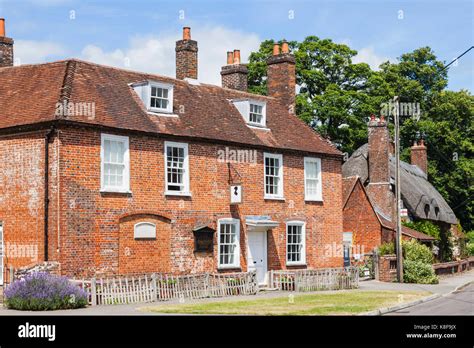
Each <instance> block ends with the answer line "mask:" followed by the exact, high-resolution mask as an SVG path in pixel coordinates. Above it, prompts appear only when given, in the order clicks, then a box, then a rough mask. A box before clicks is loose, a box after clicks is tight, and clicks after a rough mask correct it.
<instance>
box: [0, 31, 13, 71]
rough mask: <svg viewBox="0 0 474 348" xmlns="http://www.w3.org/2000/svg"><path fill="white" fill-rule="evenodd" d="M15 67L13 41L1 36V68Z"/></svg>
mask: <svg viewBox="0 0 474 348" xmlns="http://www.w3.org/2000/svg"><path fill="white" fill-rule="evenodd" d="M4 66H13V40H12V39H10V38H8V37H4V36H0V68H1V67H4Z"/></svg>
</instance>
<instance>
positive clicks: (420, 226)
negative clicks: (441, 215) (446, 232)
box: [402, 220, 441, 240]
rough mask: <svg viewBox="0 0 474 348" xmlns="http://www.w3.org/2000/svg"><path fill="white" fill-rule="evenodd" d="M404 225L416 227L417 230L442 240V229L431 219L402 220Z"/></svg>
mask: <svg viewBox="0 0 474 348" xmlns="http://www.w3.org/2000/svg"><path fill="white" fill-rule="evenodd" d="M402 225H403V226H406V227H409V228H411V229H414V230H415V231H419V232H423V233H424V234H427V235H429V236H431V237H434V238H436V240H440V235H441V229H440V228H439V226H438V225H436V224H434V223H433V222H431V221H428V220H420V221H402Z"/></svg>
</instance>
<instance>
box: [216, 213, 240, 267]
mask: <svg viewBox="0 0 474 348" xmlns="http://www.w3.org/2000/svg"><path fill="white" fill-rule="evenodd" d="M228 224H230V225H235V253H234V263H233V264H225V265H223V264H221V226H222V225H228ZM217 268H218V269H236V268H240V220H238V219H234V218H223V219H219V220H218V221H217Z"/></svg>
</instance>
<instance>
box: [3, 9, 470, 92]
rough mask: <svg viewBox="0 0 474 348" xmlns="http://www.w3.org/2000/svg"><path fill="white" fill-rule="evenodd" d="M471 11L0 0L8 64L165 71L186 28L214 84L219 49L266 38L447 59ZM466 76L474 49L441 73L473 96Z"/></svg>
mask: <svg viewBox="0 0 474 348" xmlns="http://www.w3.org/2000/svg"><path fill="white" fill-rule="evenodd" d="M71 11H72V12H71ZM473 12H474V5H473V2H472V1H469V0H466V1H464V0H463V1H456V0H452V1H436V0H432V1H428V0H411V1H380V0H379V1H376V0H366V1H356V0H345V1H287V0H279V1H275V0H253V1H243V0H226V1H210V0H203V1H190V0H187V1H166V0H165V1H157V0H139V1H132V0H127V1H125V0H116V1H112V0H102V1H99V0H86V1H79V0H0V17H4V18H6V20H7V35H8V36H10V37H13V38H14V39H15V40H16V45H15V49H16V51H15V53H16V57H17V58H18V59H17V63H21V64H27V63H37V62H45V61H52V60H57V59H63V58H67V57H78V58H82V59H86V60H92V61H96V62H98V63H103V64H109V65H115V66H121V67H126V68H129V69H133V70H141V71H150V72H155V73H160V74H164V75H173V74H174V41H176V40H177V39H179V38H180V36H181V28H182V27H183V26H185V25H189V26H191V28H192V36H193V38H194V39H196V40H198V42H199V49H200V51H199V64H200V67H199V74H200V77H199V78H200V79H201V80H203V81H205V82H211V83H216V84H218V83H219V79H220V77H219V71H220V66H221V65H223V64H225V52H226V51H227V50H232V49H235V48H239V49H241V50H242V55H243V58H244V62H245V61H246V58H247V55H248V53H249V52H250V51H252V50H255V49H256V48H257V47H258V44H259V42H260V41H262V40H264V39H267V38H273V39H281V38H286V39H288V40H301V39H303V38H304V37H306V36H308V35H316V36H319V37H321V38H330V39H332V40H334V41H336V42H341V43H346V44H348V45H349V46H350V47H351V48H353V49H356V50H358V51H359V54H358V56H357V57H356V61H364V62H367V63H369V64H371V66H372V67H374V68H375V67H376V66H378V64H379V63H381V62H382V61H384V60H387V59H389V60H391V61H396V58H397V57H399V56H400V55H401V54H403V53H405V52H409V51H412V50H413V49H416V48H418V47H422V46H431V47H432V48H433V49H434V51H435V53H436V54H437V56H438V58H439V59H440V60H444V61H447V62H449V61H451V60H452V59H453V58H455V57H456V56H458V55H459V54H461V53H462V52H463V51H465V50H466V49H467V48H469V47H470V46H472V45H473V42H474V40H473V38H474V34H473V33H474V27H473V17H474V16H473V15H474V13H473ZM183 15H184V18H182V17H183ZM180 16H181V18H180ZM473 76H474V50H472V51H471V52H470V53H468V54H467V55H465V56H464V57H463V58H461V60H460V61H459V62H458V64H457V66H453V67H452V68H451V69H450V71H449V86H448V88H449V89H453V90H459V89H461V88H464V89H468V90H470V91H471V92H472V91H473V90H474V88H473V87H474V78H473Z"/></svg>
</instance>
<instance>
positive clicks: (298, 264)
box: [286, 262, 308, 267]
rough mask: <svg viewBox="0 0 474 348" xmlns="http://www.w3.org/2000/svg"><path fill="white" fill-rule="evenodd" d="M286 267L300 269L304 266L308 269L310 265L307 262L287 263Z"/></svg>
mask: <svg viewBox="0 0 474 348" xmlns="http://www.w3.org/2000/svg"><path fill="white" fill-rule="evenodd" d="M286 266H287V267H292V266H300V267H301V266H304V267H306V266H308V265H307V264H306V262H297V263H286Z"/></svg>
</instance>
